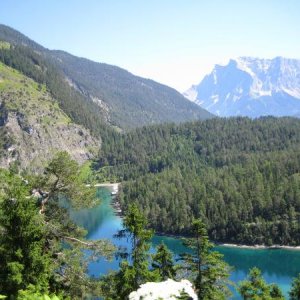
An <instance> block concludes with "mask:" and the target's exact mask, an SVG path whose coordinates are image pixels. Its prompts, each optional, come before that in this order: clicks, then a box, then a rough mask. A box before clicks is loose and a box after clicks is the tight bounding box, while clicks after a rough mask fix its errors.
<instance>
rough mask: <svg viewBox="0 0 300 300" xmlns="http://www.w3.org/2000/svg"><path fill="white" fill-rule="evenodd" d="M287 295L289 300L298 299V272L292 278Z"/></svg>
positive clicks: (299, 297)
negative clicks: (296, 275)
mask: <svg viewBox="0 0 300 300" xmlns="http://www.w3.org/2000/svg"><path fill="white" fill-rule="evenodd" d="M289 296H290V299H291V300H300V274H299V275H298V277H296V278H294V280H293V282H292V287H291V290H290V291H289Z"/></svg>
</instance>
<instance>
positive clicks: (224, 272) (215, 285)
mask: <svg viewBox="0 0 300 300" xmlns="http://www.w3.org/2000/svg"><path fill="white" fill-rule="evenodd" d="M192 234H193V238H190V239H185V245H186V246H188V247H189V248H190V249H191V253H185V254H183V255H182V260H183V261H184V266H185V267H186V268H187V269H188V270H189V271H190V273H191V274H190V276H191V279H192V281H193V282H194V285H195V287H196V291H197V295H198V297H199V299H200V300H202V299H226V297H228V296H229V295H230V291H229V289H228V283H229V282H228V277H229V271H230V269H229V266H228V265H227V264H226V263H225V262H224V261H223V255H222V254H220V253H219V252H217V251H212V248H213V244H212V243H210V241H209V239H208V235H207V231H206V228H205V225H204V224H203V222H202V221H201V220H199V219H198V220H194V221H193V222H192Z"/></svg>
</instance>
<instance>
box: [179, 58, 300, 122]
mask: <svg viewBox="0 0 300 300" xmlns="http://www.w3.org/2000/svg"><path fill="white" fill-rule="evenodd" d="M184 95H185V96H186V97H187V98H188V99H190V100H191V101H193V102H195V103H197V104H198V105H201V106H202V107H203V108H206V109H207V110H208V111H210V112H212V113H215V114H217V115H220V116H236V115H243V116H250V117H258V116H262V115H275V116H284V115H288V116H290V115H291V116H294V115H297V114H298V113H299V112H300V60H297V59H289V58H284V57H281V56H278V57H275V58H273V59H261V58H257V57H249V56H241V57H237V58H235V59H230V60H229V62H228V64H227V65H225V66H221V65H215V67H214V69H213V70H212V72H211V73H210V74H208V75H206V76H205V77H204V79H203V80H202V81H201V82H200V84H199V85H197V86H192V87H191V88H190V89H189V90H188V91H187V92H186V93H184ZM191 95H192V97H191Z"/></svg>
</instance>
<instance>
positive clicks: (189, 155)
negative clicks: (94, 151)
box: [98, 117, 300, 245]
mask: <svg viewBox="0 0 300 300" xmlns="http://www.w3.org/2000/svg"><path fill="white" fill-rule="evenodd" d="M299 149H300V120H298V119H294V118H279V119H276V118H272V117H266V118H260V119H256V120H251V119H248V118H231V119H212V120H207V121H204V122H193V123H186V124H183V125H166V126H154V127H147V128H146V127H145V128H141V129H137V130H135V131H134V132H131V133H128V134H126V135H123V136H120V137H119V139H115V140H112V141H110V143H109V144H107V143H106V144H105V145H104V146H103V152H102V155H101V157H100V159H99V162H98V167H99V168H100V170H99V175H98V176H99V177H100V178H103V177H105V178H111V179H114V180H123V181H125V183H124V184H123V192H122V193H121V195H120V202H121V204H122V206H123V208H126V207H127V205H128V204H129V203H132V202H136V203H137V204H138V205H139V207H141V208H142V209H143V212H144V213H145V215H146V217H147V218H148V220H149V221H150V225H151V226H152V227H153V228H155V229H156V230H157V231H159V232H165V233H175V234H189V232H190V220H191V217H201V218H202V219H203V220H204V221H205V222H206V224H207V226H208V230H209V234H210V237H211V238H212V239H214V240H216V241H223V242H225V241H226V242H238V243H246V244H263V243H265V244H274V243H276V244H290V245H293V244H299V243H300V229H299V225H298V224H299V218H300V214H299V213H300V150H299Z"/></svg>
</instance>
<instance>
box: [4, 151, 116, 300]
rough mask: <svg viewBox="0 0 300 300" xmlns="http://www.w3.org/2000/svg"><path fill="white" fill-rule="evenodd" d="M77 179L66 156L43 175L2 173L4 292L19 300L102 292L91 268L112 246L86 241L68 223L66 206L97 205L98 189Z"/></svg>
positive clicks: (59, 156)
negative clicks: (85, 250) (88, 272)
mask: <svg viewBox="0 0 300 300" xmlns="http://www.w3.org/2000/svg"><path fill="white" fill-rule="evenodd" d="M79 175H80V170H79V167H78V164H77V163H76V162H75V161H74V160H72V159H71V158H70V156H69V155H68V154H67V153H66V152H60V153H57V155H55V157H54V158H53V160H52V161H51V162H50V163H49V165H48V167H47V168H46V170H45V174H40V175H38V176H28V177H27V179H26V180H25V179H24V178H22V177H20V176H19V175H14V174H12V172H11V171H4V170H0V183H1V190H0V197H1V199H0V293H3V294H6V295H8V296H11V297H17V299H48V298H49V297H50V296H47V294H48V292H51V293H52V292H53V293H54V294H56V295H58V297H60V298H62V299H69V298H70V299H83V298H89V297H92V296H96V295H97V294H99V288H100V283H99V280H96V279H93V278H90V277H89V276H88V274H87V265H88V263H89V261H91V260H93V259H94V258H95V257H99V256H106V257H107V258H110V257H111V253H112V252H113V251H114V247H113V246H112V245H111V244H110V243H109V242H107V241H101V240H99V241H86V240H85V239H84V235H85V231H83V230H82V229H80V228H79V227H77V226H76V225H75V224H74V223H73V222H72V221H71V220H70V216H69V212H68V210H67V209H66V208H65V207H64V205H63V204H64V203H66V202H68V203H70V205H72V206H75V207H78V208H79V207H86V206H88V205H91V204H92V203H94V195H95V191H94V190H93V189H91V188H87V187H85V183H84V182H82V177H81V176H79ZM32 192H33V195H34V196H33V195H31V194H32ZM83 249H88V250H89V253H88V255H87V254H86V255H85V254H84V252H83V251H82V250H83ZM51 297H52V296H51ZM52 298H53V299H56V298H55V297H54V296H53V297H52ZM50 299H51V298H50Z"/></svg>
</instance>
